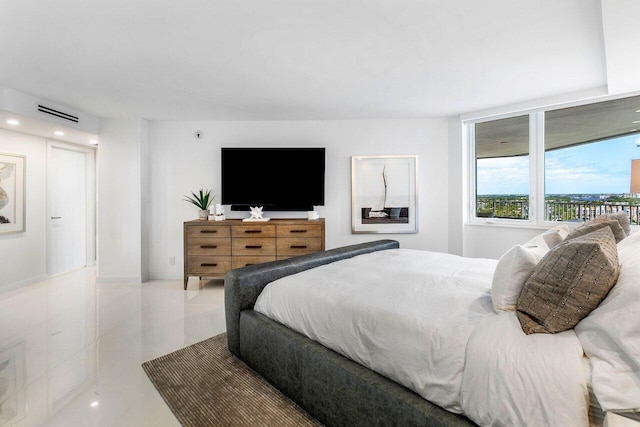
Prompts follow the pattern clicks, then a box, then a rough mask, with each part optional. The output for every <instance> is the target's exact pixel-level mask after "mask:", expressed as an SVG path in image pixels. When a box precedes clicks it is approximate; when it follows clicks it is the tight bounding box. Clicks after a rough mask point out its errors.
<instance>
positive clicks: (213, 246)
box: [200, 245, 218, 249]
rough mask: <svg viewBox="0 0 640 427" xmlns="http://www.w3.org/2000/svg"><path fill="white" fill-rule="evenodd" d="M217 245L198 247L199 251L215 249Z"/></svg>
mask: <svg viewBox="0 0 640 427" xmlns="http://www.w3.org/2000/svg"><path fill="white" fill-rule="evenodd" d="M217 247H218V245H200V249H215V248H217Z"/></svg>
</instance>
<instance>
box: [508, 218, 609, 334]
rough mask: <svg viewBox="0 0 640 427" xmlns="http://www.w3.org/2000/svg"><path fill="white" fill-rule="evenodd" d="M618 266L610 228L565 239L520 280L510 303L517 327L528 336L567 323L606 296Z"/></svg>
mask: <svg viewBox="0 0 640 427" xmlns="http://www.w3.org/2000/svg"><path fill="white" fill-rule="evenodd" d="M619 271H620V267H619V264H618V250H617V246H616V241H615V238H614V236H613V233H612V232H611V228H610V227H606V226H605V227H603V228H600V229H598V230H596V231H594V232H592V233H589V234H585V235H584V236H580V237H576V238H574V239H570V240H565V241H564V242H563V243H561V244H560V245H558V246H556V247H555V248H554V249H552V250H550V251H549V252H548V253H547V254H546V255H545V256H544V257H543V258H542V260H540V262H539V263H538V265H537V266H536V267H535V269H534V270H533V273H532V274H531V276H530V277H529V278H528V279H527V281H526V282H525V283H524V286H523V288H522V292H521V294H520V297H519V298H518V303H517V306H516V310H517V316H518V320H519V321H520V326H522V330H523V331H524V332H525V333H526V334H527V335H528V334H532V333H552V334H553V333H556V332H562V331H565V330H567V329H571V328H573V327H574V326H575V325H577V324H578V322H580V320H582V319H583V318H584V317H586V316H587V315H588V314H589V313H590V312H591V311H592V310H594V309H595V308H596V307H597V306H598V305H599V304H600V302H601V301H602V300H603V299H604V298H605V297H606V296H607V293H608V292H609V290H610V289H611V288H612V287H613V286H614V285H615V283H616V281H617V279H618V273H619Z"/></svg>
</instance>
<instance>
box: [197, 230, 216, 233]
mask: <svg viewBox="0 0 640 427" xmlns="http://www.w3.org/2000/svg"><path fill="white" fill-rule="evenodd" d="M200 232H201V233H217V232H218V230H200Z"/></svg>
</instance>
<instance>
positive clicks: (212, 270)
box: [187, 255, 231, 276]
mask: <svg viewBox="0 0 640 427" xmlns="http://www.w3.org/2000/svg"><path fill="white" fill-rule="evenodd" d="M187 265H188V271H189V273H190V274H192V275H194V276H195V275H201V276H207V275H211V276H224V274H225V273H226V272H227V271H229V270H231V257H230V256H204V255H193V256H189V257H188V258H187Z"/></svg>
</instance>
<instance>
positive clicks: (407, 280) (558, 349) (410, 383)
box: [255, 249, 588, 426]
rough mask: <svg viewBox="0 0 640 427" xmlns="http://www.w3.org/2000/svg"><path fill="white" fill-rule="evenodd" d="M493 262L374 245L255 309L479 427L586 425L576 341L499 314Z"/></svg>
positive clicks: (274, 290)
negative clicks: (531, 330)
mask: <svg viewBox="0 0 640 427" xmlns="http://www.w3.org/2000/svg"><path fill="white" fill-rule="evenodd" d="M496 264H497V260H490V259H477V258H464V257H459V256H456V255H450V254H444V253H437V252H427V251H417V250H411V249H393V250H386V251H379V252H373V253H370V254H366V255H360V256H357V257H354V258H350V259H346V260H342V261H338V262H334V263H331V264H327V265H324V266H321V267H318V268H315V269H312V270H307V271H305V272H302V273H298V274H295V275H292V276H287V277H284V278H282V279H279V280H277V281H274V282H273V283H270V284H269V285H267V287H265V289H264V290H263V292H262V294H261V295H260V297H259V298H258V300H257V302H256V305H255V310H256V311H258V312H260V313H262V314H264V315H266V316H268V317H270V318H272V319H274V320H276V321H278V322H280V323H282V324H284V325H286V326H288V327H289V328H291V329H293V330H296V331H298V332H300V333H302V334H304V335H306V336H307V337H309V338H311V339H313V340H314V341H317V342H320V343H321V344H323V345H325V346H326V347H328V348H331V349H333V350H335V351H337V352H338V353H341V354H342V355H344V356H346V357H348V358H350V359H352V360H355V361H357V362H359V363H361V364H362V365H364V366H366V367H368V368H370V369H372V370H374V371H376V372H378V373H380V374H382V375H384V376H386V377H388V378H390V379H392V380H394V381H396V382H398V383H400V384H402V385H404V386H406V387H407V388H409V389H411V390H413V391H415V392H416V393H418V394H419V395H421V396H422V397H424V398H425V399H427V400H429V401H431V402H433V403H435V404H437V405H439V406H441V407H443V408H445V409H447V410H449V411H451V412H455V413H464V414H465V415H466V416H467V417H469V418H470V419H471V420H473V421H474V422H476V423H478V424H480V425H496V426H499V425H505V426H507V425H509V426H512V425H513V426H515V425H558V426H559V425H562V426H587V425H588V419H587V410H586V408H587V405H588V395H587V388H586V381H585V377H584V372H583V370H582V367H581V357H582V355H583V352H582V347H581V345H580V342H579V341H578V339H577V338H576V336H575V334H574V333H573V331H567V332H565V333H562V334H556V335H547V334H544V335H543V334H535V335H534V336H525V334H524V333H523V332H522V330H521V329H520V326H519V323H518V321H517V318H516V317H515V315H514V314H513V313H507V314H501V315H498V314H496V313H495V311H494V310H493V306H492V303H491V296H490V294H489V290H490V287H491V279H492V276H493V271H494V269H495V266H496Z"/></svg>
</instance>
